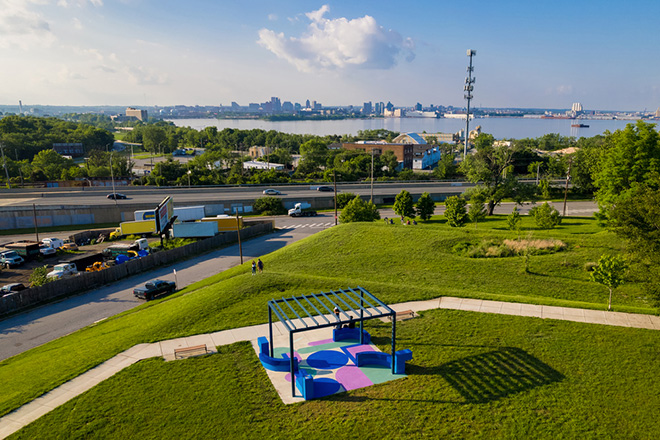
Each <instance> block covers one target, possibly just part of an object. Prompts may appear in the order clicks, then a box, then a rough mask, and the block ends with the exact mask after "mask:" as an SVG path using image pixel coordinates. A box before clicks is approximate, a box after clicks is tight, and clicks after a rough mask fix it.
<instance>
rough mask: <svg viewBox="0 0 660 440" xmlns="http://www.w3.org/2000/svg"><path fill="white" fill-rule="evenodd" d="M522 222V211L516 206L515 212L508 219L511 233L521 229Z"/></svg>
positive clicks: (507, 222)
mask: <svg viewBox="0 0 660 440" xmlns="http://www.w3.org/2000/svg"><path fill="white" fill-rule="evenodd" d="M521 220H522V219H521V218H520V211H518V207H517V206H514V207H513V211H511V214H509V215H508V216H507V217H506V226H507V228H509V230H511V231H517V230H518V229H520V222H521Z"/></svg>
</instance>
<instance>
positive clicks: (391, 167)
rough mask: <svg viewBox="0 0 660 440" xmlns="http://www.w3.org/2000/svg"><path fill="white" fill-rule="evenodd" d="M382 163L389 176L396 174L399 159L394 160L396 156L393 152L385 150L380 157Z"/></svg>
mask: <svg viewBox="0 0 660 440" xmlns="http://www.w3.org/2000/svg"><path fill="white" fill-rule="evenodd" d="M380 158H381V160H382V163H383V165H384V166H386V167H387V170H388V171H389V173H390V174H392V175H393V174H394V173H396V169H397V167H398V166H399V159H397V158H396V155H395V154H394V152H393V151H390V150H387V151H385V152H383V154H382V155H381V156H380Z"/></svg>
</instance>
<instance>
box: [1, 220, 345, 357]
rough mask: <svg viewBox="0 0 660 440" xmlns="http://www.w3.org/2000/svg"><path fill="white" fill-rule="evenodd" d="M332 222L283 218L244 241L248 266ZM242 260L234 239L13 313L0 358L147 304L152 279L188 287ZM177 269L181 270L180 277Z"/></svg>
mask: <svg viewBox="0 0 660 440" xmlns="http://www.w3.org/2000/svg"><path fill="white" fill-rule="evenodd" d="M332 224H334V219H333V215H331V214H325V215H319V216H317V217H310V218H304V219H289V218H288V217H281V218H278V220H277V222H276V225H277V226H278V228H281V229H280V230H279V231H277V232H275V233H272V234H269V235H266V236H262V237H257V238H254V239H251V240H248V241H245V242H243V257H244V262H245V270H246V271H247V270H249V266H248V263H249V262H250V261H251V259H254V258H258V257H260V256H262V255H265V254H268V253H270V252H273V251H275V250H277V249H280V248H283V247H284V246H286V245H288V244H291V243H293V242H295V241H298V240H301V239H303V238H305V237H308V236H310V235H312V234H314V233H316V232H319V231H321V230H323V229H326V228H328V227H330V226H331V225H332ZM303 225H304V226H303ZM239 263H240V258H239V249H238V245H232V246H229V247H227V248H224V249H221V250H217V251H212V252H209V253H207V254H204V255H201V256H198V257H195V258H191V259H189V260H186V261H182V262H180V263H177V264H174V265H171V266H167V267H161V268H158V269H155V270H153V271H150V272H147V273H143V274H139V275H136V276H133V277H131V278H127V279H124V280H121V281H118V282H116V283H114V284H111V285H108V286H104V287H102V288H100V289H96V290H94V291H91V292H87V293H84V294H82V295H77V296H73V297H69V298H65V299H63V300H60V301H57V302H54V303H51V304H47V305H44V306H41V307H38V308H35V309H32V310H29V311H27V312H24V313H20V314H18V315H15V316H11V317H9V318H7V319H5V320H3V321H0V360H2V359H6V358H8V357H11V356H15V355H17V354H19V353H22V352H23V351H26V350H29V349H30V348H33V347H37V346H39V345H41V344H44V343H46V342H49V341H52V340H54V339H57V338H59V337H60V336H64V335H67V334H69V333H71V332H74V331H76V330H78V329H81V328H83V327H85V326H88V325H90V324H93V323H94V322H96V321H99V320H102V319H104V318H107V317H110V316H113V315H116V314H117V313H121V312H123V311H125V310H129V309H132V308H133V307H135V306H137V305H139V304H142V302H143V301H142V300H138V299H137V298H135V297H134V296H133V288H134V287H137V286H140V285H142V284H144V283H145V282H146V281H148V280H151V279H154V278H161V279H166V280H171V281H177V284H178V287H179V288H183V287H185V286H188V285H190V284H192V283H195V282H197V281H200V280H202V279H204V278H208V277H209V276H211V275H214V274H217V273H220V272H222V271H224V270H227V269H229V268H231V267H234V266H236V265H238V264H239ZM173 270H176V279H175V276H174V273H173ZM266 270H268V268H266Z"/></svg>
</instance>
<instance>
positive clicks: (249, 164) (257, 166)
mask: <svg viewBox="0 0 660 440" xmlns="http://www.w3.org/2000/svg"><path fill="white" fill-rule="evenodd" d="M243 168H244V169H246V170H277V171H283V170H284V165H282V164H281V163H272V162H260V161H257V160H248V161H246V162H243Z"/></svg>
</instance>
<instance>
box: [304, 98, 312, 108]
mask: <svg viewBox="0 0 660 440" xmlns="http://www.w3.org/2000/svg"><path fill="white" fill-rule="evenodd" d="M305 108H311V107H310V106H309V99H308V100H307V101H305Z"/></svg>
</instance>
